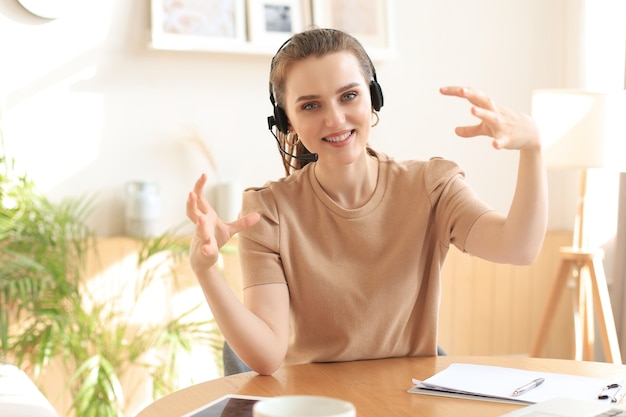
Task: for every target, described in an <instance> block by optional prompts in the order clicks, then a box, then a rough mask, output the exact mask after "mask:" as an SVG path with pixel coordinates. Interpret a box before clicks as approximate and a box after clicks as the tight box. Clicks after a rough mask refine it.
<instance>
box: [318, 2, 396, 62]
mask: <svg viewBox="0 0 626 417" xmlns="http://www.w3.org/2000/svg"><path fill="white" fill-rule="evenodd" d="M311 1H312V4H311V6H312V10H313V24H314V25H316V26H319V27H325V28H335V29H339V30H343V31H345V32H348V33H350V34H351V35H353V36H354V37H356V38H357V39H358V40H359V41H360V42H361V43H362V44H363V46H364V47H365V48H366V49H367V50H368V51H370V50H377V51H382V50H386V49H388V48H390V43H391V42H390V36H389V25H388V22H389V14H390V2H391V0H341V1H337V0H311Z"/></svg>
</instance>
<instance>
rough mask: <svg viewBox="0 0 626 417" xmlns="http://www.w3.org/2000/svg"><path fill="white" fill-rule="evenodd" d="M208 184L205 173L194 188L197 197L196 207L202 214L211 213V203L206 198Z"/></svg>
mask: <svg viewBox="0 0 626 417" xmlns="http://www.w3.org/2000/svg"><path fill="white" fill-rule="evenodd" d="M206 183H207V175H206V174H205V173H203V174H202V175H200V178H198V180H197V181H196V182H195V184H194V186H193V192H194V194H195V195H196V197H197V200H196V205H197V207H198V209H199V210H200V211H201V212H202V213H205V214H206V213H208V212H209V202H208V201H207V199H206V198H205V197H204V186H205V185H206Z"/></svg>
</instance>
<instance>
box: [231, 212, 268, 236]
mask: <svg viewBox="0 0 626 417" xmlns="http://www.w3.org/2000/svg"><path fill="white" fill-rule="evenodd" d="M260 219H261V215H260V214H259V213H256V212H255V213H250V214H247V215H245V216H243V217H241V218H240V219H237V220H235V221H234V222H230V223H228V226H229V229H230V234H231V236H233V235H235V234H237V233H239V232H241V231H242V230H243V229H246V228H248V227H251V226H254V225H255V224H257V223H258V221H259V220H260Z"/></svg>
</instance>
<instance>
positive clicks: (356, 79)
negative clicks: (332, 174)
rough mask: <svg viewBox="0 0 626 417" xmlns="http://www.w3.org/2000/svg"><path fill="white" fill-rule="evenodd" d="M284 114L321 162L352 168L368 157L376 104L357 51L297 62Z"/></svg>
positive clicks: (289, 78)
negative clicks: (365, 153)
mask: <svg viewBox="0 0 626 417" xmlns="http://www.w3.org/2000/svg"><path fill="white" fill-rule="evenodd" d="M284 110H285V112H286V113H287V117H288V118H289V125H290V129H291V130H292V131H293V132H295V133H297V134H298V137H299V139H300V141H301V142H302V143H303V144H304V146H306V148H307V149H308V150H309V151H311V152H312V153H316V154H318V158H319V159H318V160H319V161H320V163H332V164H340V165H346V164H350V163H352V162H354V161H355V160H356V158H357V157H359V156H361V155H362V154H364V152H365V147H366V145H367V143H368V142H369V136H370V130H371V115H372V103H371V97H370V90H369V82H367V81H366V80H365V78H364V77H363V74H362V72H361V68H360V66H359V63H358V61H357V59H356V58H355V56H354V55H353V54H352V53H350V52H338V53H333V54H329V55H326V56H324V57H321V58H320V57H309V58H306V59H304V60H302V61H299V62H296V63H294V64H293V65H292V66H291V68H290V69H289V71H288V73H287V77H286V82H285V103H284Z"/></svg>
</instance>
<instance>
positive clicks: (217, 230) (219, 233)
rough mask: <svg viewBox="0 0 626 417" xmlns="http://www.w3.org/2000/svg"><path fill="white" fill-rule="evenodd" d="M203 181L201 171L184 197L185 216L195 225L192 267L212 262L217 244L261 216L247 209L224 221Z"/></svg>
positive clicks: (217, 250)
mask: <svg viewBox="0 0 626 417" xmlns="http://www.w3.org/2000/svg"><path fill="white" fill-rule="evenodd" d="M206 182H207V176H206V174H202V175H201V176H200V178H199V179H198V180H197V181H196V183H195V185H194V187H193V191H192V192H190V193H189V197H188V198H187V208H186V212H187V217H188V218H189V220H191V221H192V222H193V223H194V224H195V225H196V232H195V235H194V238H193V240H192V242H191V247H190V262H191V267H192V269H193V270H194V271H196V270H203V269H206V268H210V267H211V266H213V265H214V264H215V263H216V262H217V259H218V256H219V250H220V248H221V247H222V246H224V245H225V244H226V242H228V240H229V239H230V238H231V237H233V236H234V235H235V234H237V233H239V232H240V231H242V230H243V229H245V228H247V227H250V226H253V225H255V224H256V223H257V222H258V221H259V219H260V215H259V214H258V213H250V214H248V215H246V216H244V217H241V218H239V219H237V220H235V221H233V222H229V223H226V222H223V221H222V220H221V219H220V218H219V217H218V216H217V213H216V212H215V210H214V209H213V207H211V205H210V204H209V202H208V201H207V200H206V198H205V197H204V186H205V185H206Z"/></svg>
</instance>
